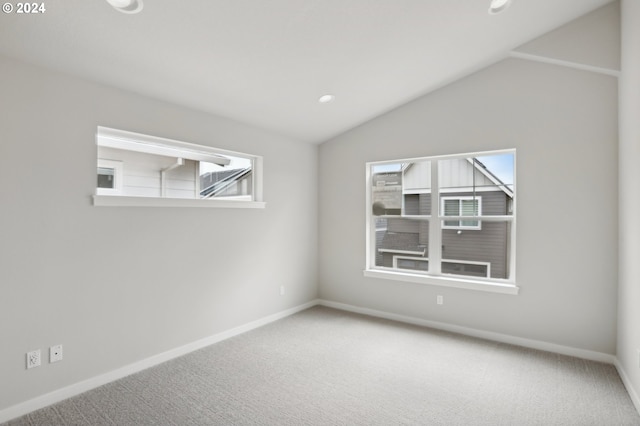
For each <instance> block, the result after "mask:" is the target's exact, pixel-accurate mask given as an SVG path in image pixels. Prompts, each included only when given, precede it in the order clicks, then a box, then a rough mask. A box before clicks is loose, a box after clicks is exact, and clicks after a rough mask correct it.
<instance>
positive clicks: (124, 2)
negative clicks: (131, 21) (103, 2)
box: [107, 0, 143, 13]
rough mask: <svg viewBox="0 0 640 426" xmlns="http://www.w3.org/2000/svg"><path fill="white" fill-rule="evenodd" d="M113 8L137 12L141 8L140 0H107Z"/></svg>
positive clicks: (125, 11)
mask: <svg viewBox="0 0 640 426" xmlns="http://www.w3.org/2000/svg"><path fill="white" fill-rule="evenodd" d="M107 3H109V4H110V5H111V6H113V8H114V9H115V10H118V11H120V12H122V13H138V12H140V11H141V10H142V6H143V5H142V0H107Z"/></svg>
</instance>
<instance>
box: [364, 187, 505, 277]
mask: <svg viewBox="0 0 640 426" xmlns="http://www.w3.org/2000/svg"><path fill="white" fill-rule="evenodd" d="M441 195H442V196H449V195H454V194H447V193H445V192H443V193H442V194H441ZM472 195H473V193H472V192H461V193H455V196H472ZM477 195H478V196H480V197H482V198H481V199H482V214H483V215H485V216H487V215H505V214H507V209H508V202H509V197H508V196H507V195H506V194H505V193H504V192H503V191H492V192H480V193H478V194H477ZM404 208H405V214H407V215H429V214H431V194H429V193H423V194H407V195H405V196H404ZM387 232H390V233H391V232H392V233H396V234H401V233H406V234H412V233H417V234H418V240H417V245H427V244H428V242H429V222H428V221H426V220H425V221H419V220H411V219H394V218H390V219H388V221H387ZM458 232H460V233H458ZM509 232H510V223H508V222H488V221H484V222H481V229H479V230H466V229H464V230H458V229H443V230H442V258H443V259H452V260H463V261H474V262H488V263H490V264H491V275H490V276H491V278H508V273H509V271H508V265H509V246H508V241H509ZM384 234H385V233H384V232H381V231H378V232H377V238H376V239H377V247H381V245H382V244H383V241H384ZM394 240H395V241H402V240H407V238H402V237H401V236H398V237H397V238H394ZM394 248H396V249H398V247H394ZM404 249H405V250H415V249H416V245H412V247H409V246H407V247H405V248H404ZM428 255H429V254H428V250H427V252H426V253H425V257H428ZM393 256H394V253H384V254H382V255H378V256H376V258H377V261H376V264H377V265H379V266H385V267H392V266H393Z"/></svg>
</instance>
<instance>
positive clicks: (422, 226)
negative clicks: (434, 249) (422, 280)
mask: <svg viewBox="0 0 640 426" xmlns="http://www.w3.org/2000/svg"><path fill="white" fill-rule="evenodd" d="M373 226H375V239H376V246H375V266H381V267H386V268H398V269H415V270H426V269H427V268H428V263H426V261H427V258H428V255H429V254H428V251H427V243H428V241H429V221H428V220H426V219H425V220H415V219H403V218H400V217H397V218H396V217H390V218H377V219H375V220H374V223H373ZM407 257H409V258H410V259H406V258H407ZM400 260H407V262H400ZM411 265H413V266H411Z"/></svg>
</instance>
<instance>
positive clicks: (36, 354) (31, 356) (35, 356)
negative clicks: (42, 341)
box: [27, 349, 40, 369]
mask: <svg viewBox="0 0 640 426" xmlns="http://www.w3.org/2000/svg"><path fill="white" fill-rule="evenodd" d="M39 366H40V349H36V350H35V351H31V352H27V369H29V368H34V367H39Z"/></svg>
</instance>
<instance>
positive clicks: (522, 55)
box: [508, 50, 620, 78]
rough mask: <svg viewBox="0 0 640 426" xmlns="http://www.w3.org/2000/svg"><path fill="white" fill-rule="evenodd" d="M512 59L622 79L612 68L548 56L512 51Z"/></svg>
mask: <svg viewBox="0 0 640 426" xmlns="http://www.w3.org/2000/svg"><path fill="white" fill-rule="evenodd" d="M508 56H509V57H510V58H515V59H524V60H526V61H534V62H541V63H545V64H551V65H558V66H561V67H567V68H573V69H578V70H581V71H589V72H594V73H598V74H604V75H608V76H611V77H616V78H619V77H620V71H619V70H614V69H611V68H602V67H596V66H594V65H587V64H581V63H578V62H571V61H564V60H562V59H555V58H549V57H547V56H539V55H532V54H530V53H523V52H517V51H515V50H512V51H511V52H509V55H508Z"/></svg>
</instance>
